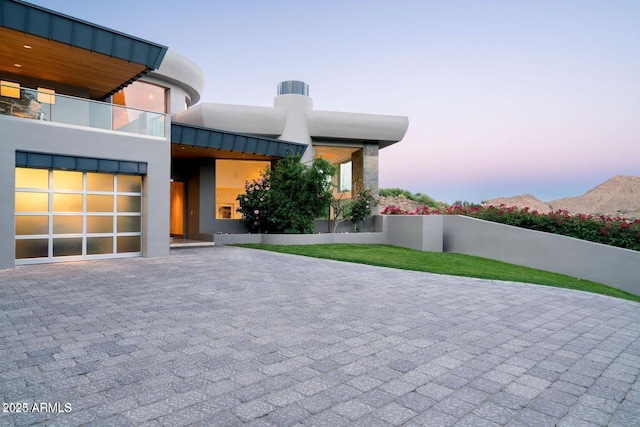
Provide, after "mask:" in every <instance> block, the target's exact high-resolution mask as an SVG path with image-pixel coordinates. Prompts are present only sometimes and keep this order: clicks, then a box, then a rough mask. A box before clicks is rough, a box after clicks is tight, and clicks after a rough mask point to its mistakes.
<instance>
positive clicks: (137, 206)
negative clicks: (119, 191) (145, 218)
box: [118, 196, 142, 212]
mask: <svg viewBox="0 0 640 427" xmlns="http://www.w3.org/2000/svg"><path fill="white" fill-rule="evenodd" d="M141 209H142V198H141V197H140V196H118V212H140V211H141Z"/></svg>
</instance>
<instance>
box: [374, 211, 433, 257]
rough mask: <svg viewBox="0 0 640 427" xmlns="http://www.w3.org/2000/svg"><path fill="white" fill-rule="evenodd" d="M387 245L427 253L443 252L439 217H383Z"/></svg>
mask: <svg viewBox="0 0 640 427" xmlns="http://www.w3.org/2000/svg"><path fill="white" fill-rule="evenodd" d="M383 221H384V230H385V234H386V235H387V244H388V245H393V246H400V247H403V248H409V249H415V250H418V251H427V252H442V250H443V217H442V216H441V215H415V216H414V215H385V216H383Z"/></svg>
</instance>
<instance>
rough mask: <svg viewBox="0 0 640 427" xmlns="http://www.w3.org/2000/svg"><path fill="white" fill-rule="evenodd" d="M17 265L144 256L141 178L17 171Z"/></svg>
mask: <svg viewBox="0 0 640 427" xmlns="http://www.w3.org/2000/svg"><path fill="white" fill-rule="evenodd" d="M15 207H16V216H15V230H16V236H15V239H16V240H15V242H16V264H26V263H33V262H51V261H56V260H69V259H84V258H109V257H116V256H139V255H141V254H142V177H140V176H133V175H119V174H108V173H92V172H75V171H63V170H46V169H29V168H16V192H15Z"/></svg>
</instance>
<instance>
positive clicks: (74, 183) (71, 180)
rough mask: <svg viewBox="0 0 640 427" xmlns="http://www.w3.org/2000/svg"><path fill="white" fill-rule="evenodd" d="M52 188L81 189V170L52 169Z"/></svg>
mask: <svg viewBox="0 0 640 427" xmlns="http://www.w3.org/2000/svg"><path fill="white" fill-rule="evenodd" d="M53 189H54V190H77V191H79V190H82V172H70V171H58V170H54V171H53Z"/></svg>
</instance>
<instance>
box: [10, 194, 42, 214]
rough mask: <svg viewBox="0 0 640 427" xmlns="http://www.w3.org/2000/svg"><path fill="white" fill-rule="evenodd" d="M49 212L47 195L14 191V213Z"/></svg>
mask: <svg viewBox="0 0 640 427" xmlns="http://www.w3.org/2000/svg"><path fill="white" fill-rule="evenodd" d="M47 211H49V194H47V193H28V192H23V191H16V212H47Z"/></svg>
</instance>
